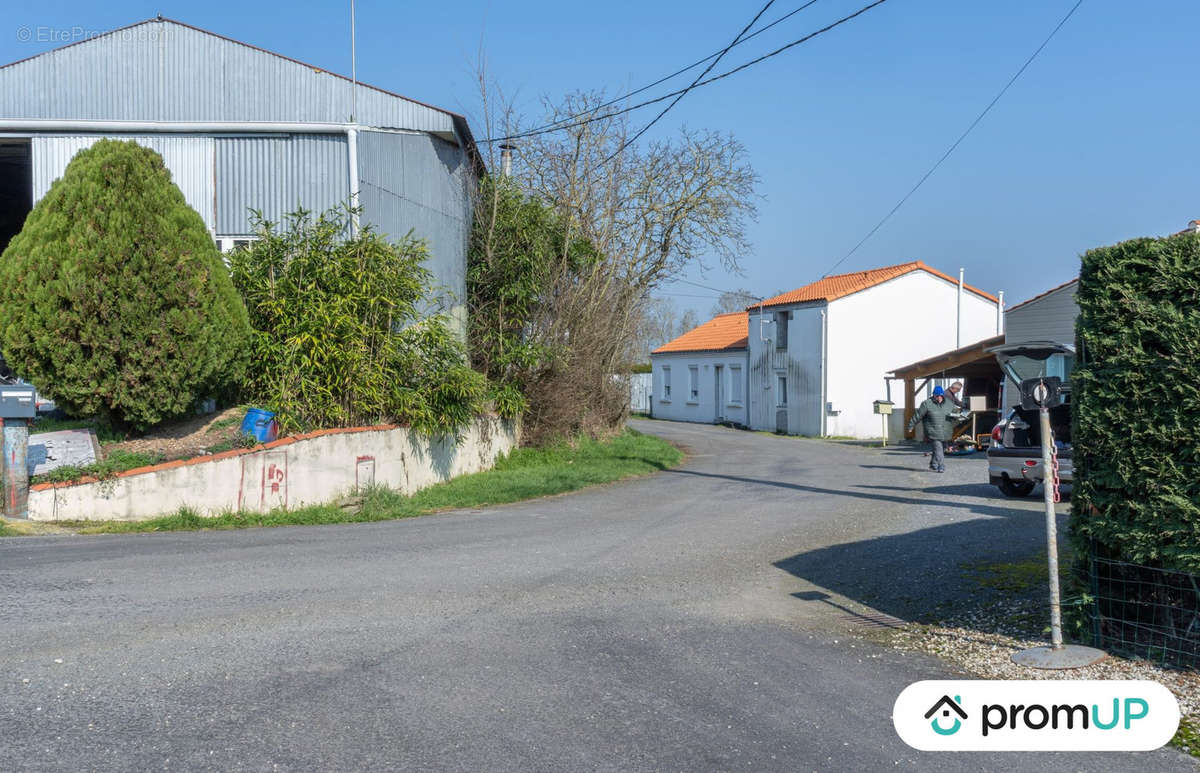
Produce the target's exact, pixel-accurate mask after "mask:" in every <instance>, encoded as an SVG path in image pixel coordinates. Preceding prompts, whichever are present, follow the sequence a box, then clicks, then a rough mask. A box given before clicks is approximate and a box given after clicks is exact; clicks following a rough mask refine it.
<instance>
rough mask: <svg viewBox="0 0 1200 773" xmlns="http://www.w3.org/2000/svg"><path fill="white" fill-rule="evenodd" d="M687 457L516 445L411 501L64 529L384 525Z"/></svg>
mask: <svg viewBox="0 0 1200 773" xmlns="http://www.w3.org/2000/svg"><path fill="white" fill-rule="evenodd" d="M682 460H683V453H682V452H681V451H680V450H679V449H677V448H675V447H674V446H672V445H670V444H669V443H667V442H666V441H663V440H660V439H658V438H656V437H652V436H649V435H642V434H641V433H639V432H636V431H634V430H626V431H625V432H624V433H622V434H620V435H618V436H616V437H614V438H612V439H610V440H606V441H596V440H590V439H582V440H578V441H575V442H573V443H559V444H557V445H554V446H550V447H547V448H519V449H517V450H515V451H513V452H512V453H511V454H509V455H508V456H505V457H503V458H501V459H499V460H498V461H497V462H496V466H495V467H494V468H492V469H491V470H487V471H485V472H480V473H476V474H474V475H464V476H462V477H460V478H455V479H454V480H451V481H447V482H446V483H440V484H438V485H436V486H431V487H429V488H427V489H424V490H422V491H418V492H417V493H415V494H413V495H412V496H404V495H401V494H397V493H396V492H394V491H392V490H390V489H385V488H377V489H374V490H372V491H370V492H368V493H367V494H365V495H364V496H363V497H362V499H361V501H356V502H354V503H352V505H351V506H348V507H340V506H337V505H320V506H315V507H305V508H299V509H296V510H274V511H272V512H269V513H225V514H223V515H218V516H214V517H207V516H203V515H200V514H198V513H196V512H194V511H191V510H180V511H179V512H177V513H175V514H174V515H169V516H165V517H163V518H155V519H153V520H148V521H137V522H115V523H90V522H74V523H71V522H64V523H60V524H59V525H60V526H66V527H69V528H71V529H72V530H74V531H77V532H78V533H80V534H114V533H129V532H150V531H179V530H191V529H243V528H248V527H254V526H297V525H314V524H329V523H356V522H364V521H386V520H393V519H396V518H411V517H413V516H418V515H426V514H428V513H435V512H439V511H442V510H456V509H462V508H473V507H485V506H488V505H498V504H505V503H507V502H517V501H520V500H524V499H533V498H536V497H543V496H550V495H552V494H562V493H565V492H568V491H575V490H577V489H581V488H584V487H586V486H593V485H596V484H600V483H610V482H612V481H616V480H621V479H624V478H631V477H636V476H641V475H648V474H650V473H653V472H657V471H659V470H665V469H667V468H669V467H674V466H675V465H677V464H679V463H680V461H682Z"/></svg>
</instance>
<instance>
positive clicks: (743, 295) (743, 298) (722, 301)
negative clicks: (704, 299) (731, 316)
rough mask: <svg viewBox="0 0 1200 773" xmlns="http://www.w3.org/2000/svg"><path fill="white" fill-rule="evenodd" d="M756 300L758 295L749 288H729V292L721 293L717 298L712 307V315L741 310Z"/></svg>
mask: <svg viewBox="0 0 1200 773" xmlns="http://www.w3.org/2000/svg"><path fill="white" fill-rule="evenodd" d="M757 300H758V296H757V295H755V294H754V293H752V292H750V291H749V290H746V289H741V288H739V289H737V290H730V291H729V292H725V293H721V297H720V298H718V299H717V304H716V305H715V306H713V307H712V315H713V316H714V317H715V316H716V315H718V314H728V313H729V312H731V311H742V310H743V309H745V308H746V307H747V306H750V305H752V304H754V303H755V302H756V301H757Z"/></svg>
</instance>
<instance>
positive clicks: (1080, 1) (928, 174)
mask: <svg viewBox="0 0 1200 773" xmlns="http://www.w3.org/2000/svg"><path fill="white" fill-rule="evenodd" d="M1081 5H1083V0H1078V2H1076V3H1075V5H1073V6H1072V7H1071V10H1069V11H1067V15H1066V16H1064V17H1062V20H1061V21H1060V22H1059V23H1058V25H1057V26H1056V27H1055V28H1054V29H1053V30H1051V31H1050V34H1049V35H1047V36H1046V39H1045V40H1043V41H1042V44H1041V45H1040V46H1038V47H1037V50H1035V51H1034V52H1033V53H1032V54H1030V55H1029V58H1028V59H1026V60H1025V64H1023V65H1021V68H1020V69H1019V70H1017V72H1016V73H1015V74H1014V75H1013V76H1012V77H1011V78H1009V79H1008V83H1006V84H1004V88H1002V89H1000V91H999V93H997V94H996V96H995V97H993V98H992V101H991V102H989V103H988V106H987V107H985V108H984V109H983V112H982V113H980V114H979V115H977V116H976V117H975V120H974V121H972V122H971V125H970V126H968V127H967V130H966V131H964V132H963V133H962V134H961V135H959V137H958V139H956V140H955V141H954V144H953V145H951V146H950V147H949V149H948V150H946V152H945V153H943V154H942V157H941V158H939V159H938V160H937V163H935V164H934V165H933V166H931V167H929V171H927V172H926V173H925V174H924V175H922V176H921V179H920V180H917V184H916V185H914V186H913V187H912V188H911V189H910V190H909V192H908V193H906V194H904V196H903V197H902V198H901V199H900V201H898V202H896V206H894V207H892V208H891V210H890V211H888V213H887V214H886V215H884V216H883V219H882V220H880V221H879V222H878V223H876V224H875V227H874V228H872V229H871V230H870V231H868V232H867V235H866V236H864V237H863V238H862V239H861V240H859V242H858V244H856V245H854V248H853V249H851V250H850V251H849V252H847V253H846V254H845V255H843V256H842V257H841V259H839V260H838V262H837V263H834V264H833V265H832V266H830V268H829V270H828V271H826V272H825V273H824V274H822V275H821V278H825V277H827V276H829V275H830V274H831V273H833V270H834V269H836V268H837V267H838V266H840V265H842V263H844V262H845V261H846V259H847V258H849V257H850V256H851V255H853V254H854V253H856V252H858V248H859V247H861V246H863V245H864V244H866V243H867V240H868V239H870V238H871V237H872V236H874V235H875V232H876V231H878V230H879V229H880V228H882V227H883V224H884V223H886V222H887V221H888V220H890V219H891V217H892V215H894V214H896V212H897V211H898V210H899V209H900V207H902V206H904V202H906V201H908V199H909V197H910V196H912V195H913V194H914V193H916V192H917V189H918V188H920V187H921V186H922V185H924V184H925V181H926V180H928V179H929V178H930V177H931V176H932V175H933V173H934V172H936V171H937V169H938V167H940V166H941V165H942V162H943V161H945V160H946V159H947V158H949V157H950V154H951V153H953V152H954V150H955V148H957V147H958V146H959V145H960V144H961V143H962V141H963V140H965V139H966V138H967V135H968V134H970V133H971V131H972V130H973V129H974V128H975V127H976V126H978V125H979V122H980V121H982V120H983V117H984V116H986V115H987V114H988V113H989V112H990V111H991V109H992V108H993V107H995V106H996V103H997V102H999V101H1000V98H1001V97H1003V96H1004V94H1005V92H1007V91H1008V89H1009V87H1011V86H1012V85H1013V84H1014V83H1016V82H1017V78H1020V77H1021V73H1023V72H1025V70H1026V68H1028V67H1029V65H1030V64H1032V63H1033V60H1034V59H1036V58H1037V56H1038V54H1040V53H1042V49H1043V48H1045V47H1046V46H1047V44H1049V43H1050V41H1051V39H1053V37H1054V36H1055V35H1056V34H1058V31H1059V30H1060V29H1062V28H1063V25H1064V24H1066V23H1067V21H1068V20H1069V19H1070V18H1071V17H1072V16H1073V15H1074V14H1075V11H1076V10H1078V8H1079V6H1081Z"/></svg>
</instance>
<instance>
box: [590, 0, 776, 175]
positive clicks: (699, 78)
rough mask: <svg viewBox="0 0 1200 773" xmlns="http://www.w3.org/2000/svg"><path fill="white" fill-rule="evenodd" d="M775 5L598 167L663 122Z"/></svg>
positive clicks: (769, 1)
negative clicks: (664, 117)
mask: <svg viewBox="0 0 1200 773" xmlns="http://www.w3.org/2000/svg"><path fill="white" fill-rule="evenodd" d="M774 4H775V0H767V4H766V5H764V6H763V7H762V10H761V11H759V12H758V13H756V14H754V18H753V19H751V20H750V23H749V24H747V25H746V26H745V27H743V28H742V31H741V32H739V33H738V35H737V37H736V38H734V39H733V42H732V43H730V44H729V45H727V46H725V49H724V50H723V51H721V53H719V54H717V58H716V59H714V60H712V62H710V63H709V65H708V67H705V68H704V72H702V73H700V74H699V75H697V76H696V79H695V80H693V81H692V82H691V84H690V85H689V86H688V87H687V88H686V89H684V90H683V91H682V92H680V94H679V96H677V97H675V99H673V100H672V101H671V104H669V105H667V106H666V107H664V108H663V109H662V112H660V113H659V114H658V115H656V116H654V120H652V121H651V122H650V123H648V124H646V125H645V126H643V127H642V128H641V129H639V130H638V132H637V133H636V134H634V135H633V137H631V138H629V139H627V140H622V141H621V145H620V147H618V148H617V149H616V150H614V151H613V152H612V153H611V154H610V155H609V157H608V158H606V159H604V160H603V161H601V162H600V163H599V164H597V166H604V165H605V164H607V163H608V162H609V161H612V160H613V159H614V158H616V157H617V156H619V155H621V151H623V150H625V148H627V147H629V146H630V145H632V144H633V143H634V142H637V141H638V138H640V137H641V136H642V135H643V134H645V133H646V132H647V131H648V130H649V129H650V127H651V126H653V125H654V124H656V123H658V122H659V120H661V119H662V117H663V116H664V115H666V114H667V113H669V112H671V108H673V107H675V105H678V104H679V100H681V99H683V98H684V97H686V96H687V94H688V92H689V91H691V90H692V89H694V88H696V84H697V83H699V82H700V81H702V80H704V76H705V75H708V74H709V73H710V72H712V69H713V68H714V67H716V66H717V63H718V62H720V61H721V59H722V58H724V56H725V54H728V53H729V50H730V49H731V48H733V47H734V46H736V45H737V44H738V41H740V40H741V39H742V36H743V35H745V34H746V33H747V32H749V31H750V28H751V27H753V26H754V25H755V24H757V23H758V20H759V19H760V18H762V15H763V14H764V13H766V12H767V9H768V8H770V7H771V6H772V5H774Z"/></svg>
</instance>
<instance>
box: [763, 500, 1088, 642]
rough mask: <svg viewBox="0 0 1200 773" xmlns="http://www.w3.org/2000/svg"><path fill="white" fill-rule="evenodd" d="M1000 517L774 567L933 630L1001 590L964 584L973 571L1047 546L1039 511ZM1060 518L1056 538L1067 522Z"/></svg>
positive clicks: (844, 547)
mask: <svg viewBox="0 0 1200 773" xmlns="http://www.w3.org/2000/svg"><path fill="white" fill-rule="evenodd" d="M1006 514H1007V516H1008V517H1006V518H979V519H974V520H969V521H959V522H956V523H951V524H945V525H942V526H934V527H931V528H928V529H921V530H918V531H913V532H908V533H905V534H894V535H889V536H885V537H876V538H873V539H866V540H860V541H858V542H848V543H844V544H841V545H832V546H830V547H825V548H819V549H817V550H811V551H808V552H805V553H797V554H796V555H794V556H791V557H790V558H786V559H784V560H782V561H778V562H776V563H775V566H776V567H777V568H779V569H782V570H784V571H785V572H788V573H790V574H793V575H795V576H796V577H799V578H801V579H804V580H807V581H808V582H810V583H813V584H814V585H817V586H819V587H821V588H824V589H827V590H829V591H832V592H834V593H837V594H840V595H842V596H845V597H846V598H850V599H854V600H855V601H858V602H861V603H863V604H865V605H867V606H870V607H873V608H875V609H877V610H879V611H880V612H884V613H886V614H888V615H892V616H894V617H898V618H901V619H902V620H911V621H916V622H922V623H932V622H936V621H937V620H938V619H940V618H941V617H942V616H943V615H944V613H945V612H946V611H947V610H950V609H961V608H962V607H963V605H965V604H972V605H986V604H989V603H992V602H993V601H996V600H998V599H999V597H1000V592H999V591H997V590H995V589H989V588H986V587H984V586H982V585H980V584H979V583H977V582H973V581H970V580H969V579H967V575H969V574H970V573H971V571H972V570H973V569H978V568H980V567H982V566H984V565H987V564H992V563H997V562H1004V561H1022V560H1026V559H1028V558H1029V556H1030V555H1031V554H1035V553H1036V552H1037V551H1038V549H1039V548H1041V547H1042V546H1043V545H1044V544H1045V539H1046V532H1045V520H1044V517H1043V515H1042V514H1041V513H1040V512H1038V511H1023V510H1007V511H1006ZM1059 518H1060V524H1059V525H1060V534H1062V533H1063V531H1064V530H1065V525H1066V518H1067V516H1065V515H1062V516H1059ZM801 600H804V599H801Z"/></svg>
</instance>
